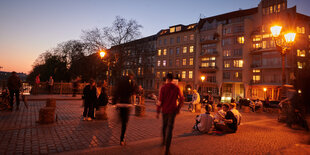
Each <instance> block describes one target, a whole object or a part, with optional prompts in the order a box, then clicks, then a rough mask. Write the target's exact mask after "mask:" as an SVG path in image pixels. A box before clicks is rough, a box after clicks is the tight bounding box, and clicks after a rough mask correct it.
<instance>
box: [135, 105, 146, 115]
mask: <svg viewBox="0 0 310 155" xmlns="http://www.w3.org/2000/svg"><path fill="white" fill-rule="evenodd" d="M144 114H145V106H144V105H136V106H135V115H136V116H144Z"/></svg>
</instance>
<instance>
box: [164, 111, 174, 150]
mask: <svg viewBox="0 0 310 155" xmlns="http://www.w3.org/2000/svg"><path fill="white" fill-rule="evenodd" d="M175 116H176V114H175V113H172V114H164V113H163V130H162V132H163V133H162V134H163V144H166V153H167V152H169V149H170V144H171V139H172V130H173V125H174V120H175Z"/></svg>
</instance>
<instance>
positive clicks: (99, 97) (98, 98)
mask: <svg viewBox="0 0 310 155" xmlns="http://www.w3.org/2000/svg"><path fill="white" fill-rule="evenodd" d="M106 87H107V82H106V81H104V82H103V83H102V82H98V83H97V85H96V82H95V81H94V80H90V82H89V85H87V86H85V88H84V89H83V99H84V112H83V120H88V121H91V120H92V119H94V118H95V109H97V110H99V107H101V106H106V105H107V104H108V95H107V88H106Z"/></svg>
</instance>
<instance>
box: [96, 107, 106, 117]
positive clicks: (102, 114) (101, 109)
mask: <svg viewBox="0 0 310 155" xmlns="http://www.w3.org/2000/svg"><path fill="white" fill-rule="evenodd" d="M107 108H108V107H107V106H99V110H98V111H96V119H97V120H107V119H108V115H107V112H106V111H107Z"/></svg>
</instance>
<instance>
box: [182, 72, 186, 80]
mask: <svg viewBox="0 0 310 155" xmlns="http://www.w3.org/2000/svg"><path fill="white" fill-rule="evenodd" d="M185 78H186V71H182V79H185Z"/></svg>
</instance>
